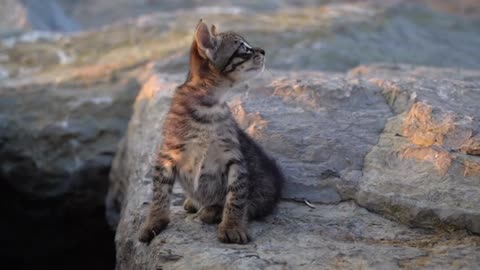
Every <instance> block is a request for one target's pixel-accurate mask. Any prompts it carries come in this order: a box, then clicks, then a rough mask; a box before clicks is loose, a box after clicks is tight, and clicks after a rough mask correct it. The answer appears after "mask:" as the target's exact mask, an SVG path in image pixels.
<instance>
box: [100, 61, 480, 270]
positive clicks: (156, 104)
mask: <svg viewBox="0 0 480 270" xmlns="http://www.w3.org/2000/svg"><path fill="white" fill-rule="evenodd" d="M410 70H411V71H410ZM274 73H275V74H276V76H274V77H269V76H268V75H264V76H263V78H261V79H258V80H256V81H254V82H251V83H249V85H248V89H247V90H245V91H244V92H243V93H233V94H232V99H231V100H232V101H231V102H230V107H231V108H232V111H233V113H234V115H235V117H236V118H237V120H238V121H239V123H240V125H241V126H242V127H243V128H244V129H245V130H247V132H248V133H249V134H250V135H251V136H252V137H254V138H255V139H256V140H257V141H258V142H259V143H260V144H261V145H263V146H264V147H265V148H266V150H267V151H268V152H269V153H270V154H271V155H272V156H274V157H275V158H276V159H277V160H278V162H279V164H280V166H281V167H282V168H283V170H284V172H285V174H286V176H287V184H286V186H285V192H284V195H283V199H284V200H283V202H282V203H281V204H280V206H279V209H278V211H277V212H276V213H275V214H274V215H273V216H271V217H269V218H267V219H266V220H265V221H262V222H254V223H252V224H251V225H250V232H251V236H252V237H253V239H254V241H253V242H252V243H251V244H249V245H246V246H231V245H223V244H220V243H218V242H217V240H216V237H215V229H216V226H211V225H203V224H200V223H199V222H198V221H197V220H196V219H195V218H193V217H192V216H190V215H187V214H186V213H185V212H184V211H183V209H182V207H181V205H182V200H183V194H182V192H181V190H180V189H179V188H178V187H177V188H176V189H175V191H174V200H173V206H172V207H173V208H172V209H173V211H172V212H173V217H172V223H171V224H170V225H169V227H168V228H167V229H166V230H165V231H164V232H162V233H161V235H160V236H158V237H156V238H155V239H154V240H153V242H152V244H151V245H150V246H146V245H143V244H141V243H139V242H138V241H137V233H138V230H139V227H140V225H141V223H142V222H143V220H144V218H145V215H146V212H147V210H148V207H149V204H150V200H151V176H150V173H149V171H150V168H151V167H152V164H153V156H154V154H155V149H156V147H157V146H158V145H159V143H160V141H161V139H162V138H161V132H160V131H161V126H162V123H163V118H164V116H165V114H166V112H167V110H168V106H169V100H170V97H171V95H172V93H173V89H174V88H175V86H176V85H177V84H179V83H181V81H182V79H183V76H181V75H172V74H162V73H159V74H157V75H154V76H152V77H151V78H150V80H149V81H148V82H147V83H146V84H145V85H144V87H143V89H142V91H141V92H140V94H139V95H138V97H137V99H136V102H135V105H134V113H133V116H132V118H131V120H130V123H129V128H128V132H127V135H126V137H125V138H124V140H123V141H122V143H121V145H120V147H119V150H118V153H117V155H116V157H115V160H114V163H113V167H112V170H111V174H110V179H111V184H110V189H109V195H108V198H107V205H108V208H107V212H108V216H109V218H110V222H111V224H118V225H117V232H116V247H117V269H155V268H158V267H163V269H175V268H182V267H183V268H195V269H202V268H208V267H220V268H222V269H263V268H266V267H271V268H274V269H276V268H280V267H283V268H292V269H312V268H315V269H319V268H334V267H340V268H342V269H343V268H345V269H349V268H354V267H358V265H363V266H364V267H365V268H375V269H397V268H408V267H413V268H417V267H419V266H427V265H428V266H429V267H431V268H445V267H450V266H452V267H453V268H456V267H459V266H457V265H456V264H457V263H458V262H457V261H456V256H457V255H455V254H462V255H458V256H462V259H460V261H462V263H463V262H465V264H464V265H462V266H464V267H466V268H474V265H476V264H477V263H478V261H479V259H480V258H479V257H478V255H476V254H478V253H476V252H478V250H479V247H478V241H480V238H479V237H478V236H466V235H465V234H464V232H461V231H460V232H457V233H454V234H451V233H447V232H442V231H440V232H434V231H430V230H423V229H409V228H407V227H404V226H403V225H399V224H398V223H395V222H393V221H389V220H387V219H385V218H383V217H380V216H377V215H375V214H373V213H371V212H368V211H366V210H365V209H362V208H360V207H359V206H357V205H356V204H355V203H354V202H352V201H350V199H353V200H355V201H357V202H358V203H359V205H360V206H363V207H365V208H367V209H371V210H374V211H376V212H378V213H381V214H382V215H385V216H386V217H388V218H391V219H394V220H399V221H401V222H404V223H406V224H408V225H417V226H419V227H425V228H428V229H432V228H434V229H438V228H453V229H463V228H465V229H468V230H470V231H472V232H477V231H476V228H478V225H479V224H480V223H479V221H478V220H477V219H476V218H475V217H478V216H479V212H478V209H475V208H474V207H473V206H474V205H475V204H476V205H478V203H477V202H478V200H479V199H480V193H478V192H477V190H478V188H479V185H480V183H479V182H478V181H475V180H474V179H477V180H478V178H475V177H473V176H472V177H470V176H466V177H465V176H464V174H465V172H464V170H463V169H461V170H458V169H457V167H458V166H455V167H454V166H452V165H450V166H451V167H448V170H447V171H446V173H448V177H447V178H445V176H442V170H441V169H444V167H443V166H447V165H446V164H444V162H440V163H439V166H440V167H436V166H435V165H432V164H433V163H432V162H434V161H435V159H426V160H423V159H422V160H421V161H420V160H418V157H420V156H422V154H423V152H422V153H420V154H418V155H409V153H408V151H407V152H405V151H404V150H405V149H404V148H403V146H413V147H414V149H416V148H415V147H417V146H415V145H414V143H413V142H410V143H408V141H409V140H411V139H412V138H416V137H418V136H416V135H414V134H416V133H417V132H424V130H429V128H428V126H426V125H427V124H432V125H435V126H438V125H436V123H437V122H439V123H443V122H444V121H443V120H442V119H443V118H441V117H440V116H444V115H445V114H444V113H450V110H454V111H453V112H455V115H456V117H454V118H445V119H451V121H452V122H448V125H449V127H448V128H443V129H438V131H437V130H435V132H436V133H435V134H434V136H424V137H425V138H435V141H434V142H433V143H432V144H431V145H429V146H428V147H427V146H425V149H426V150H425V151H426V153H427V154H428V155H433V157H434V158H437V156H436V155H435V154H431V151H437V146H438V147H440V146H442V145H439V142H440V141H442V142H444V143H446V144H447V145H449V147H457V148H456V149H457V150H458V149H461V148H462V146H464V144H465V142H467V141H469V140H470V139H471V138H472V136H475V135H474V134H476V132H477V130H476V128H477V127H478V125H477V124H476V123H478V122H475V121H477V120H475V118H473V119H474V120H472V121H470V122H469V121H467V120H468V119H470V118H471V117H469V116H472V117H473V116H475V115H474V114H472V113H473V112H476V111H478V109H479V108H480V107H479V105H478V104H476V103H475V100H476V99H475V98H476V95H477V94H478V93H477V92H478V91H477V90H476V89H478V87H476V85H477V83H478V78H480V77H479V76H478V75H480V73H478V72H475V71H453V70H449V69H434V68H417V69H415V68H413V67H409V66H397V65H395V66H367V67H360V68H357V69H355V70H352V71H350V72H349V73H348V74H346V75H345V74H336V73H320V72H295V73H289V72H281V71H274ZM440 77H441V78H443V79H442V80H437V79H435V78H440ZM422 78H425V79H422ZM392 81H395V83H396V84H395V85H399V87H392V85H393V82H392ZM403 84H405V85H408V87H405V88H404V87H400V86H402V85H403ZM427 85H429V86H430V87H427ZM387 86H389V87H387ZM434 90H435V91H434ZM411 91H415V93H416V94H413V92H411ZM392 95H395V97H397V98H394V97H392ZM442 95H449V96H448V98H447V99H448V100H447V101H444V102H443V103H442V100H443V99H441V98H440V96H442ZM450 95H453V96H450ZM412 97H414V99H413V100H412V99H411V98H412ZM467 99H469V101H467ZM450 100H451V101H450ZM463 101H465V103H462V102H463ZM421 102H424V103H425V104H427V103H428V104H429V105H428V106H436V105H437V106H438V105H440V104H441V105H443V106H441V107H439V108H438V110H440V112H439V113H438V114H436V113H437V111H436V110H437V109H436V108H437V107H434V109H432V110H430V109H428V108H432V107H428V106H427V105H425V106H424V105H419V104H421ZM456 102H458V103H456ZM456 104H464V105H463V106H460V105H456ZM462 108H464V109H462ZM412 110H413V111H414V112H411V111H412ZM420 111H423V112H426V113H428V112H430V113H434V115H431V116H428V115H425V118H421V119H430V120H431V123H430V122H428V121H426V122H425V121H423V120H421V119H420V120H418V119H417V118H415V117H418V116H419V115H420ZM449 121H450V120H449ZM417 122H418V123H417ZM404 123H405V124H404ZM422 124H424V125H423V126H422ZM396 125H397V126H396ZM398 125H400V126H398ZM450 126H452V127H455V128H458V131H456V129H455V128H451V127H450ZM415 127H416V128H415ZM395 128H396V129H400V130H399V131H397V130H396V129H395ZM405 130H407V131H408V132H407V133H408V134H404V131H405ZM397 132H398V133H399V134H400V135H401V136H395V134H396V133H397ZM424 133H425V132H424ZM402 134H403V135H402ZM422 134H423V133H422ZM420 141H422V142H423V141H427V140H426V139H423V140H420ZM464 141H465V142H464ZM429 149H430V150H429ZM402 151H403V152H402ZM442 151H446V150H442ZM451 151H453V150H451ZM400 152H401V153H400ZM448 155H452V158H451V159H452V160H455V158H457V157H458V160H468V161H471V162H476V160H477V157H475V156H472V155H469V154H462V152H460V150H459V152H458V153H457V152H455V153H451V152H448ZM453 156H455V157H453ZM422 158H423V156H422ZM404 164H407V165H408V167H407V165H404ZM469 168H470V171H469V173H475V170H476V169H475V168H476V167H475V166H470V167H469ZM400 177H402V178H400ZM441 177H444V178H441ZM419 179H423V180H422V181H423V183H424V186H420V187H417V186H414V183H416V182H415V181H417V182H418V180H419ZM440 179H441V180H440ZM446 181H447V182H446ZM448 181H449V182H448ZM410 183H412V184H410ZM409 185H410V186H409ZM416 190H421V192H423V193H415V191H416ZM450 191H451V192H450ZM467 191H470V193H468V194H467ZM429 192H430V193H429ZM435 192H439V193H442V194H446V193H447V192H449V194H448V196H436V197H435V199H436V201H435V204H433V203H430V202H431V201H430V200H431V197H429V196H424V195H422V194H425V193H427V194H433V193H435ZM467 196H468V197H467ZM389 199H391V201H390V200H389ZM304 200H308V201H309V202H310V203H313V204H314V205H316V208H315V209H309V207H308V206H307V205H306V204H305V203H304V202H303V201H304ZM345 200H347V202H344V201H345ZM467 200H469V202H467ZM392 202H394V203H392ZM454 202H457V204H456V205H455V208H453V205H452V203H454ZM326 204H334V205H326ZM418 206H422V207H424V208H423V209H425V210H423V209H422V210H423V211H424V212H423V213H422V212H420V213H418V212H416V211H417V209H418ZM425 211H426V212H425ZM412 213H417V214H416V215H415V214H412ZM428 221H430V222H433V223H432V224H429V223H428ZM435 239H442V240H435ZM444 239H449V240H448V241H450V242H449V243H448V244H445V243H444V242H443V241H444ZM413 243H415V244H413ZM419 243H422V244H419ZM440 250H442V252H444V253H442V255H439V253H438V252H439V251H440ZM463 256H465V257H463ZM467 258H469V259H467Z"/></svg>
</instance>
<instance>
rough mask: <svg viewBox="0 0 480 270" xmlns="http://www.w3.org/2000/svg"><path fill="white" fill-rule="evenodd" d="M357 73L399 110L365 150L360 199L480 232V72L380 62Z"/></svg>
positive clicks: (404, 217) (411, 217)
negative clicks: (382, 64) (375, 140)
mask: <svg viewBox="0 0 480 270" xmlns="http://www.w3.org/2000/svg"><path fill="white" fill-rule="evenodd" d="M350 75H351V76H352V77H356V76H360V77H362V78H364V79H366V80H368V81H369V82H371V83H373V84H375V85H377V86H379V87H380V89H381V91H382V93H383V95H384V96H385V98H386V100H387V102H388V104H389V105H390V106H391V108H392V110H393V111H394V112H395V114H396V115H395V116H394V117H392V118H390V119H389V120H388V122H387V124H386V126H385V129H384V131H383V133H382V135H381V136H380V139H379V141H378V143H377V144H376V145H375V147H374V148H373V149H372V151H371V152H370V153H369V154H368V155H367V156H366V157H365V162H364V167H363V177H362V178H361V181H360V183H359V185H358V191H357V193H356V195H355V199H356V200H357V202H358V203H359V204H361V205H363V206H365V207H367V208H369V209H371V210H374V211H377V212H381V213H383V214H385V215H387V216H390V217H394V218H396V219H398V220H400V221H402V222H404V223H408V224H411V225H417V226H422V227H438V226H445V227H457V228H458V227H459V228H466V229H468V230H470V231H472V232H475V233H480V208H479V206H480V181H479V180H480V137H479V135H480V119H479V116H480V103H479V102H478V101H479V100H480V72H479V71H468V70H460V71H453V70H449V69H429V68H422V67H411V66H394V67H384V66H373V67H359V68H357V69H355V70H353V71H351V72H350Z"/></svg>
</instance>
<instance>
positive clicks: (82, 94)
mask: <svg viewBox="0 0 480 270" xmlns="http://www.w3.org/2000/svg"><path fill="white" fill-rule="evenodd" d="M138 89H139V86H138V83H136V81H134V80H131V81H122V80H118V81H117V82H115V83H108V84H106V83H102V82H97V83H94V84H90V85H85V84H75V83H70V84H52V83H49V84H37V85H32V84H30V85H22V86H20V85H16V86H13V85H12V86H3V87H0V160H1V162H0V186H1V188H0V210H1V212H2V216H3V218H2V221H1V222H0V239H1V240H2V243H3V245H2V247H1V248H0V251H1V253H2V256H4V258H5V259H2V261H1V262H0V268H2V269H32V268H38V269H43V268H44V267H45V268H46V267H48V269H65V267H67V266H68V268H69V269H85V268H92V267H100V268H104V269H105V268H111V267H112V266H113V265H114V250H113V243H112V241H113V230H112V229H111V228H110V227H109V226H108V224H107V222H106V220H105V218H104V213H105V203H104V200H105V195H106V192H107V186H108V180H107V179H108V173H109V169H110V165H111V161H112V159H113V155H114V153H115V150H116V146H117V143H118V141H119V140H120V137H121V136H122V135H123V133H124V131H125V128H126V126H127V121H128V118H129V116H130V113H131V103H132V99H133V98H134V97H135V96H136V94H137V92H138ZM92 246H95V247H96V249H95V250H96V252H93V253H92V252H90V249H91V247H92ZM26 254H27V255H26ZM52 257H57V259H56V260H55V261H54V262H52V260H51V258H52ZM80 258H83V259H82V260H81V261H80V262H78V263H77V264H75V266H72V265H71V262H72V261H76V260H79V259H80ZM56 267H59V268H56Z"/></svg>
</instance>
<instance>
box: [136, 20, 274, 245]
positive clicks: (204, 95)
mask: <svg viewBox="0 0 480 270" xmlns="http://www.w3.org/2000/svg"><path fill="white" fill-rule="evenodd" d="M264 55H265V52H264V51H263V50H262V49H260V48H253V47H252V46H250V45H249V44H248V43H247V42H246V41H245V39H243V38H242V37H241V36H240V35H238V34H236V33H233V32H225V33H217V31H216V28H215V26H212V28H211V30H209V29H208V26H207V25H206V24H205V23H204V22H202V21H200V23H199V24H198V26H197V29H196V31H195V39H194V42H193V44H192V47H191V50H190V70H189V73H188V76H187V80H186V81H185V83H183V84H182V85H180V86H179V87H178V88H177V89H176V91H175V94H174V97H173V100H172V104H171V107H170V111H169V113H168V115H167V118H166V120H165V123H164V126H163V142H162V145H161V146H160V148H159V153H158V156H157V162H156V166H155V168H154V171H155V173H154V178H153V194H154V196H153V201H152V204H151V207H150V212H149V214H148V217H147V220H146V221H145V223H144V225H143V228H142V230H141V232H140V237H139V239H140V241H142V242H150V241H151V240H152V238H153V237H155V235H157V234H158V233H159V232H160V231H161V230H163V229H164V228H165V227H166V226H167V224H168V223H169V204H170V194H171V191H172V186H173V184H174V182H175V181H178V182H179V183H180V184H181V186H182V187H183V189H184V190H185V193H186V194H187V197H188V198H187V200H186V201H185V203H184V208H185V210H186V211H188V212H197V211H198V214H199V217H200V219H201V220H202V221H204V222H206V223H218V222H220V225H219V229H218V238H219V240H220V241H222V242H226V243H239V244H245V243H247V242H248V240H249V239H248V235H247V221H248V219H249V218H250V219H253V218H261V217H263V216H265V215H267V214H269V213H271V211H272V210H273V208H274V206H275V204H276V203H277V201H278V199H279V197H280V192H281V185H282V183H283V176H282V173H281V171H280V170H279V168H278V167H277V165H276V164H275V161H274V160H272V159H271V158H269V157H268V156H267V155H266V154H265V152H264V151H263V150H262V149H261V148H260V147H259V146H258V145H257V144H256V143H255V142H254V141H253V140H252V139H251V138H250V137H249V136H248V135H247V134H245V133H244V132H243V131H242V130H241V129H240V128H239V126H238V124H237V123H236V122H235V120H234V118H233V117H232V114H231V112H230V110H229V107H228V106H227V104H226V103H225V101H224V99H223V96H224V94H225V92H226V91H228V89H229V88H231V87H235V86H236V85H237V84H238V83H240V82H244V81H245V80H247V79H249V78H251V77H253V76H255V75H257V74H258V73H260V72H261V71H262V70H263V68H264Z"/></svg>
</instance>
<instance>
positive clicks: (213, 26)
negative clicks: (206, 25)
mask: <svg viewBox="0 0 480 270" xmlns="http://www.w3.org/2000/svg"><path fill="white" fill-rule="evenodd" d="M210 32H211V33H212V35H214V36H216V35H217V34H218V30H217V26H216V25H215V24H212V27H211V28H210Z"/></svg>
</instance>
